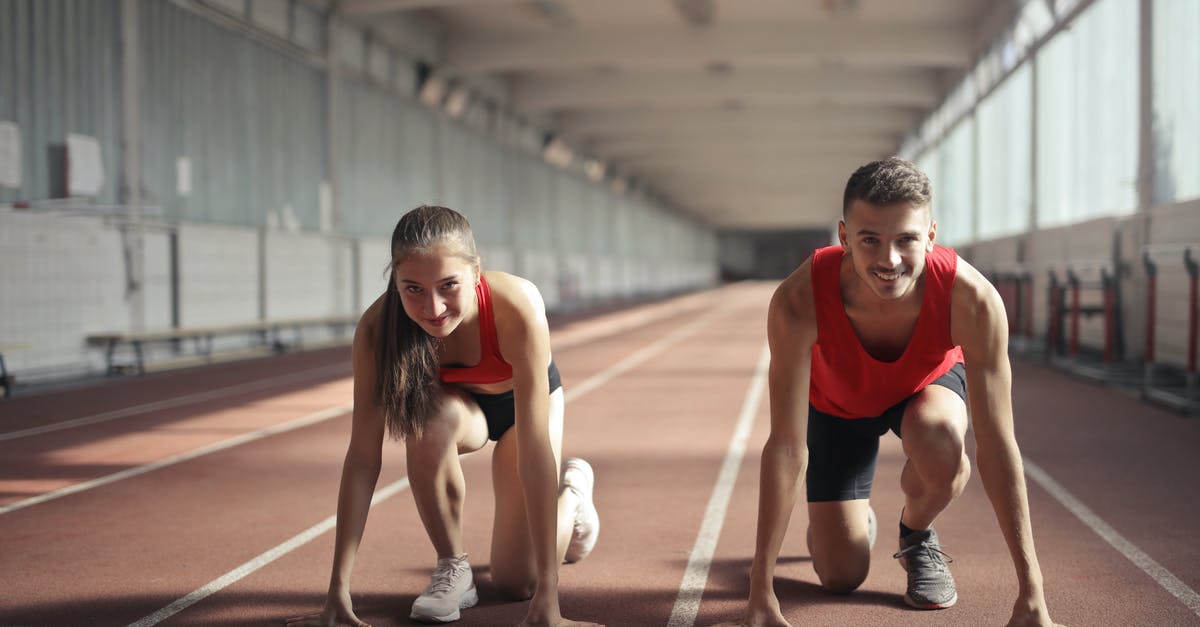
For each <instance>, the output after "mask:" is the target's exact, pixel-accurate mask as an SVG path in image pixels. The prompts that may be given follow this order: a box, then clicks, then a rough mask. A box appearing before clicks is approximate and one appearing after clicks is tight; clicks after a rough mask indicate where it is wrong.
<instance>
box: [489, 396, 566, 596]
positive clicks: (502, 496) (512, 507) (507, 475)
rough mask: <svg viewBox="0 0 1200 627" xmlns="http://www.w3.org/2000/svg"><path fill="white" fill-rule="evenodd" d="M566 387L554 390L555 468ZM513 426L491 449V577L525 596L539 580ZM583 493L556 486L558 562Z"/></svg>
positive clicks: (505, 589)
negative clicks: (493, 502)
mask: <svg viewBox="0 0 1200 627" xmlns="http://www.w3.org/2000/svg"><path fill="white" fill-rule="evenodd" d="M563 404H564V399H563V390H562V388H558V389H557V390H555V391H554V393H552V394H551V395H550V446H551V447H552V448H553V449H554V460H555V462H556V464H555V465H556V467H561V464H562V430H563ZM519 428H520V427H518V426H513V427H512V428H511V429H509V430H508V431H507V432H505V434H504V435H503V436H501V437H500V441H499V442H497V443H496V450H495V452H494V453H493V454H492V486H493V490H494V492H495V495H496V518H495V522H494V524H493V526H492V562H491V564H492V581H493V583H495V585H496V588H497V590H499V592H500V593H501V594H503V595H505V596H509V597H512V598H516V599H527V598H529V597H531V596H533V591H534V588H535V586H536V584H537V568H536V566H535V564H534V556H533V541H532V539H531V537H530V531H529V518H528V516H527V515H526V511H525V493H524V491H523V490H522V488H521V477H520V475H519V473H518V464H519V461H520V460H519V455H518V451H517V429H519ZM578 509H579V498H578V495H577V494H576V493H575V491H574V490H564V489H563V488H562V486H559V491H558V545H557V550H558V561H559V562H562V558H563V555H564V554H565V553H566V551H567V544H568V543H569V542H570V540H571V531H572V528H573V525H574V522H575V512H576V511H577V510H578Z"/></svg>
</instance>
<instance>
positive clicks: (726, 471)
mask: <svg viewBox="0 0 1200 627" xmlns="http://www.w3.org/2000/svg"><path fill="white" fill-rule="evenodd" d="M770 363H771V352H770V350H768V349H767V347H765V346H764V347H763V350H762V354H761V355H759V358H758V366H757V367H756V368H755V370H754V378H753V379H751V381H750V389H749V390H747V392H746V400H745V401H744V402H743V403H742V411H741V413H740V414H738V419H737V426H736V427H735V428H734V430H733V437H732V438H731V439H730V441H729V450H728V452H726V453H725V461H724V463H722V464H721V472H720V474H718V475H717V483H716V485H714V486H713V491H712V496H711V497H709V499H708V507H706V508H705V509H704V522H703V523H702V524H701V525H700V533H698V534H696V544H695V545H694V546H693V547H692V554H691V556H690V557H689V558H688V563H687V569H686V570H685V571H684V573H683V583H681V584H680V585H679V596H677V597H676V598H675V607H674V608H672V609H671V618H670V620H669V621H668V622H667V625H668V627H692V625H693V624H694V623H695V622H696V614H697V613H699V611H700V599H701V598H702V597H703V596H704V586H705V584H706V583H707V581H708V569H709V567H710V566H711V565H712V557H713V553H714V552H716V550H717V541H718V540H719V539H720V538H721V527H722V526H724V524H725V512H726V510H727V509H728V507H729V498H730V496H731V495H732V494H733V484H734V482H735V481H736V480H737V476H738V471H739V470H740V469H741V467H742V457H743V455H744V454H745V452H746V440H747V439H748V438H749V437H750V427H751V425H753V424H754V417H755V415H756V414H757V413H758V406H759V404H760V403H761V402H762V393H763V388H764V387H765V382H766V378H767V367H768V366H769V365H770Z"/></svg>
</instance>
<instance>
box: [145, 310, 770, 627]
mask: <svg viewBox="0 0 1200 627" xmlns="http://www.w3.org/2000/svg"><path fill="white" fill-rule="evenodd" d="M726 313H728V311H727V310H719V309H717V310H712V311H710V312H709V313H708V314H707V315H705V316H702V317H700V318H698V319H696V320H694V321H692V322H691V323H689V324H686V325H684V326H682V327H679V328H678V329H676V330H675V331H674V332H672V333H670V334H668V335H665V336H663V337H662V338H659V339H658V340H656V341H655V342H653V343H651V344H649V345H647V346H645V347H644V348H642V349H640V350H638V351H636V352H634V353H633V354H631V355H629V356H627V357H625V358H624V359H622V360H620V361H618V362H617V363H615V364H613V365H612V366H609V367H608V368H606V369H604V370H603V371H601V372H599V373H596V374H594V375H592V376H591V377H588V378H587V379H585V380H584V381H583V382H582V383H580V384H579V385H577V386H575V387H574V389H576V390H579V391H577V392H575V393H574V394H571V393H570V392H569V391H568V392H567V393H566V394H564V403H569V402H571V401H573V400H578V399H579V398H581V397H583V396H585V395H587V394H588V393H590V392H592V391H593V390H595V389H596V388H599V387H600V386H602V385H604V384H605V383H608V382H609V381H611V380H612V379H613V378H615V377H617V376H619V375H620V374H623V373H625V372H628V371H629V370H630V369H632V368H634V367H635V366H637V365H639V364H641V363H643V362H645V361H646V360H648V359H650V358H651V357H654V356H655V355H657V354H658V353H660V352H662V351H664V350H666V349H667V348H669V347H670V346H671V345H673V344H676V343H678V342H679V341H680V340H682V339H683V338H684V337H686V336H687V335H690V334H692V333H694V332H695V331H697V330H699V328H700V327H701V326H703V325H704V324H707V323H710V322H712V320H713V319H715V318H716V317H717V316H719V315H722V314H726ZM760 361H761V360H760ZM760 366H761V364H760ZM764 374H765V373H764ZM758 387H761V384H760V385H759V386H758ZM756 405H757V403H756ZM742 440H743V447H744V440H745V436H742ZM407 487H408V477H404V478H402V479H400V480H398V481H396V482H394V483H392V484H389V485H388V486H387V487H384V488H381V489H380V490H378V491H376V492H375V494H374V495H373V496H372V498H371V507H374V506H375V505H376V504H377V503H381V502H383V501H385V500H387V499H388V498H391V497H392V496H393V495H395V494H397V493H398V492H400V491H402V490H404V489H406V488H407ZM726 498H727V500H728V497H726ZM336 525H337V515H336V514H335V515H333V516H330V517H329V518H326V519H325V520H323V521H321V522H319V523H317V524H315V525H313V526H312V527H309V528H308V529H307V530H305V531H302V532H300V533H299V534H297V535H295V536H293V537H292V538H291V539H289V540H287V541H285V542H283V543H282V544H279V545H278V546H276V547H274V548H272V549H270V550H268V551H266V552H265V553H262V554H261V555H259V556H258V557H255V558H254V559H251V560H249V561H247V562H245V563H244V564H242V565H241V566H238V567H237V568H234V569H233V570H231V571H229V572H227V573H225V574H224V575H221V576H220V577H217V578H216V579H214V580H212V581H210V582H208V583H207V584H205V585H204V586H201V587H200V588H197V589H196V590H194V591H192V592H191V593H189V594H186V595H184V596H182V597H179V598H178V599H176V600H175V601H174V602H172V603H171V604H170V605H168V606H166V607H164V608H162V609H160V610H158V611H157V612H154V613H153V614H150V615H148V616H146V617H144V618H142V619H140V620H138V621H137V622H134V623H130V626H129V627H152V626H153V625H157V624H158V623H160V622H162V621H164V620H166V619H168V618H170V617H172V616H174V615H176V614H178V613H179V612H182V611H183V610H185V609H187V608H188V607H191V606H192V605H195V604H196V603H198V602H200V601H202V600H204V599H205V598H207V597H209V596H212V595H213V594H216V593H217V592H220V591H221V590H222V589H224V588H226V587H228V586H230V585H232V584H234V583H236V582H237V581H240V580H241V579H243V578H245V577H246V576H248V575H250V574H252V573H254V572H255V571H257V570H259V569H261V568H262V567H264V566H266V565H267V564H270V563H271V562H274V561H275V560H277V559H279V558H280V557H283V556H284V555H287V554H288V553H290V552H292V551H294V550H296V549H298V548H300V547H301V546H304V545H305V544H307V543H309V542H311V541H312V540H314V539H315V538H316V537H317V536H319V535H321V534H322V533H325V532H327V531H329V530H330V529H332V528H334V527H336Z"/></svg>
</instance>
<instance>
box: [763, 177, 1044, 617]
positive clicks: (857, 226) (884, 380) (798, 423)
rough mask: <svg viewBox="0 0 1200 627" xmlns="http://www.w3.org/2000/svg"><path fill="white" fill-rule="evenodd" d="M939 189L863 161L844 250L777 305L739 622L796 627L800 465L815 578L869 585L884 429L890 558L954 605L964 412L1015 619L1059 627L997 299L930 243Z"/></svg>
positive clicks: (808, 273)
mask: <svg viewBox="0 0 1200 627" xmlns="http://www.w3.org/2000/svg"><path fill="white" fill-rule="evenodd" d="M931 195H932V194H931V189H930V183H929V179H928V178H927V177H926V176H925V175H924V174H923V173H921V172H920V170H918V169H917V168H916V167H915V166H914V165H912V164H911V163H909V162H907V161H904V160H902V159H897V158H891V159H886V160H883V161H876V162H873V163H869V164H867V165H865V166H863V167H861V168H859V169H858V171H856V172H855V173H854V174H853V176H851V177H850V180H849V181H848V182H847V184H846V191H845V195H844V197H843V205H842V220H841V222H839V223H838V238H839V239H840V240H841V246H840V247H837V246H831V247H828V248H824V249H821V250H818V251H817V252H816V253H814V255H813V256H812V257H810V258H809V259H808V260H807V261H805V262H804V264H802V265H801V266H800V268H799V269H797V270H796V271H795V272H794V273H792V275H791V276H790V277H788V278H787V279H786V280H784V282H783V283H782V284H781V285H780V286H779V288H778V290H777V291H776V292H775V296H774V298H773V299H772V301H771V306H770V310H769V313H768V322H767V335H768V341H769V343H770V348H771V368H770V377H769V381H770V399H771V434H770V437H769V438H768V440H767V444H766V446H765V447H764V448H763V453H762V475H761V478H760V481H761V483H760V494H759V511H758V537H757V543H756V547H755V556H754V565H753V567H752V570H751V575H750V602H749V609H748V612H747V616H746V619H745V620H744V623H743V624H748V625H787V624H788V623H787V621H786V620H785V619H784V618H783V615H782V613H781V612H780V607H779V600H778V598H777V597H776V596H775V591H774V589H773V585H772V580H773V577H774V571H775V563H776V560H777V558H778V555H779V548H780V545H781V543H782V541H783V536H784V532H785V531H786V529H787V525H788V520H789V518H790V517H791V511H792V507H793V505H794V504H795V500H796V491H797V487H798V483H799V479H800V475H801V473H804V472H805V470H806V468H807V475H806V476H807V492H808V511H809V521H810V522H809V529H808V546H809V550H810V552H811V554H812V563H813V568H814V569H815V570H816V572H817V576H818V578H819V579H820V581H821V585H822V586H823V587H825V588H826V589H828V590H829V591H831V592H834V593H847V592H850V591H852V590H854V589H855V588H857V587H858V586H859V585H860V584H861V583H862V582H863V580H864V579H865V578H866V576H867V569H868V566H869V562H870V550H871V545H872V544H873V542H874V535H875V534H874V532H875V516H874V512H873V511H872V510H871V509H870V507H869V505H868V497H869V495H870V490H871V481H872V477H873V476H874V471H875V458H876V455H877V453H878V449H879V437H880V436H882V435H883V434H884V433H886V432H887V431H888V430H892V431H894V432H895V433H896V434H897V435H900V436H901V441H902V443H903V448H904V453H905V455H906V456H907V458H908V461H907V462H906V464H905V466H904V470H903V472H902V473H901V476H900V486H901V488H902V489H903V492H904V508H903V509H902V510H901V512H900V551H899V552H898V553H896V555H895V557H896V558H897V559H898V560H899V561H900V565H901V566H902V567H903V568H904V569H905V570H906V571H907V572H908V589H907V591H906V593H905V595H904V600H905V601H906V602H907V603H908V604H909V605H911V606H914V607H917V608H920V609H939V608H945V607H949V606H951V605H953V604H954V602H955V601H956V600H957V599H958V594H957V591H956V589H955V585H954V578H953V577H952V576H951V574H950V571H949V569H948V568H947V566H946V564H947V563H948V562H949V561H950V560H949V559H948V558H947V557H946V555H945V553H943V552H942V550H941V547H940V545H939V539H938V536H937V533H936V532H935V531H934V529H933V527H932V524H933V522H934V519H935V518H936V517H937V515H938V514H939V513H940V512H941V511H942V510H943V509H945V508H946V506H947V505H948V504H949V503H950V502H951V501H952V500H954V498H956V497H957V496H958V495H959V494H961V493H962V491H963V488H964V487H965V485H966V483H967V478H968V477H969V476H970V464H969V462H968V460H967V456H966V453H965V450H964V440H965V436H966V431H967V410H968V407H969V408H970V415H971V417H972V418H973V420H974V423H975V439H976V444H977V455H976V457H977V460H978V463H979V471H980V475H981V477H982V479H983V485H984V489H985V490H986V492H987V494H988V498H989V499H990V500H991V502H992V506H993V509H994V510H995V514H996V518H997V520H998V521H999V523H1000V530H1001V532H1002V533H1003V535H1004V539H1005V541H1006V542H1007V544H1008V548H1009V552H1010V553H1011V555H1012V559H1013V563H1014V565H1015V566H1016V572H1017V580H1018V583H1019V594H1018V598H1017V600H1016V603H1015V605H1014V607H1013V613H1012V620H1011V622H1010V624H1012V625H1051V624H1052V622H1051V620H1050V616H1049V612H1048V611H1047V609H1046V601H1045V597H1044V595H1043V590H1042V575H1041V569H1040V567H1039V566H1038V562H1037V556H1036V555H1035V553H1034V547H1033V536H1032V533H1031V531H1030V523H1029V508H1028V501H1027V498H1026V491H1025V482H1024V476H1023V471H1022V466H1021V456H1020V453H1019V451H1018V450H1017V443H1016V440H1015V438H1014V436H1013V416H1012V398H1011V387H1012V373H1011V370H1010V366H1009V362H1008V352H1007V350H1008V328H1007V319H1006V316H1005V312H1004V305H1003V303H1002V302H1001V300H1000V297H999V295H998V294H997V292H996V290H995V289H993V288H992V286H991V284H989V283H988V282H987V280H986V279H984V278H983V276H982V275H981V274H980V273H979V272H978V271H977V270H975V268H973V267H971V266H970V265H969V264H967V263H966V262H965V261H963V260H962V259H959V258H958V256H957V255H956V254H955V253H954V251H952V250H950V249H948V248H944V247H942V246H937V245H935V244H934V236H935V234H936V232H937V223H936V222H935V221H934V220H933V218H932V215H931V205H930V201H931ZM964 361H965V368H964V364H963V363H962V362H964ZM968 391H969V393H968Z"/></svg>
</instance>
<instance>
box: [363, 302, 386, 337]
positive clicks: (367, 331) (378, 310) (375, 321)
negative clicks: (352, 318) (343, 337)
mask: <svg viewBox="0 0 1200 627" xmlns="http://www.w3.org/2000/svg"><path fill="white" fill-rule="evenodd" d="M386 298H387V294H386V293H385V294H381V295H380V296H379V298H376V299H375V302H373V303H371V304H370V305H368V306H367V308H366V310H365V311H363V313H362V315H361V316H359V318H358V327H357V328H356V329H355V337H356V338H358V337H362V338H364V339H368V340H370V339H373V338H374V337H375V330H376V329H377V328H379V318H380V317H381V316H382V315H383V301H384V299H386Z"/></svg>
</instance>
